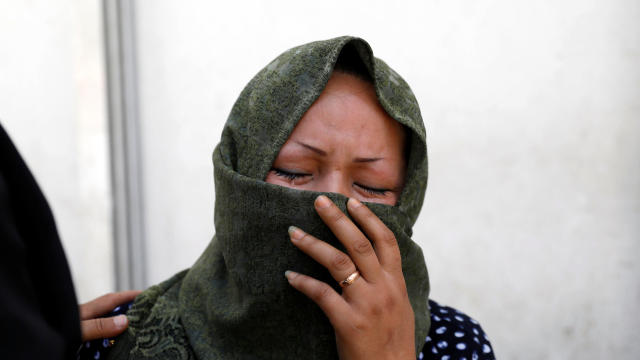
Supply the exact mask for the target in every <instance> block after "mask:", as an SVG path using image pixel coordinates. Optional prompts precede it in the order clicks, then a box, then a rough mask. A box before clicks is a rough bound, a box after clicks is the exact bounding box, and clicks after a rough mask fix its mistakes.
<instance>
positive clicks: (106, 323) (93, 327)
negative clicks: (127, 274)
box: [79, 290, 142, 341]
mask: <svg viewBox="0 0 640 360" xmlns="http://www.w3.org/2000/svg"><path fill="white" fill-rule="evenodd" d="M141 292H142V291H138V290H130V291H122V292H117V293H110V294H106V295H103V296H101V297H99V298H97V299H94V300H91V301H89V302H88V303H85V304H82V305H80V307H79V308H80V320H81V321H80V328H81V330H82V341H90V340H95V339H104V338H109V337H114V336H116V335H119V334H121V333H122V332H123V331H125V330H126V329H127V326H129V321H128V320H127V317H126V316H125V315H118V316H114V317H107V318H103V317H100V316H102V315H104V314H108V313H109V312H110V311H111V310H113V309H114V308H115V307H116V306H118V305H122V304H124V303H128V302H129V301H132V300H133V299H135V297H136V296H138V294H140V293H141Z"/></svg>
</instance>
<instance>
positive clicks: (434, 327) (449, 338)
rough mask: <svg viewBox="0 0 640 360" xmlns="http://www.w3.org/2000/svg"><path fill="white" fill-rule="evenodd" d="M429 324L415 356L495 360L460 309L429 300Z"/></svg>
mask: <svg viewBox="0 0 640 360" xmlns="http://www.w3.org/2000/svg"><path fill="white" fill-rule="evenodd" d="M131 305H133V302H129V303H126V304H122V305H120V306H118V307H116V308H115V309H113V311H112V312H111V313H110V314H107V315H105V316H116V315H120V314H126V313H127V311H128V310H129V309H130V308H131ZM429 310H430V312H431V328H430V329H429V335H428V336H427V338H426V339H425V343H424V346H423V347H422V351H421V352H420V353H419V354H418V360H427V359H434V360H435V359H437V360H495V354H494V353H493V348H492V347H491V343H490V342H489V338H488V337H487V335H486V334H485V333H484V331H483V330H482V327H481V326H480V324H479V323H478V322H477V321H475V320H474V319H472V318H471V317H469V316H468V315H466V314H464V313H463V312H461V311H460V310H457V309H454V308H452V307H449V306H443V305H440V304H438V303H437V302H435V301H433V300H429ZM116 341H117V340H116V338H115V337H114V338H109V339H98V340H93V341H87V342H85V343H84V344H83V345H82V346H81V347H80V348H79V349H78V355H77V357H76V359H77V360H85V359H86V360H89V359H104V358H106V356H107V354H108V353H109V350H110V349H109V348H110V347H111V346H112V345H113V344H115V342H116Z"/></svg>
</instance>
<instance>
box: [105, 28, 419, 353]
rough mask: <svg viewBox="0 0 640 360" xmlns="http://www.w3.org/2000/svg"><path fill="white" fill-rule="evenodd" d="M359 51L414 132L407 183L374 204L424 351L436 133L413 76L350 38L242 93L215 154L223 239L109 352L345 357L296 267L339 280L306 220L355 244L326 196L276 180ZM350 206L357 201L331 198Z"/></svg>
mask: <svg viewBox="0 0 640 360" xmlns="http://www.w3.org/2000/svg"><path fill="white" fill-rule="evenodd" d="M343 51H350V52H352V53H355V54H357V56H358V57H359V58H360V60H361V61H362V63H363V64H364V65H365V67H366V69H367V70H368V72H369V74H370V75H371V78H372V79H373V82H374V86H375V90H376V94H377V97H378V100H379V102H380V104H381V105H382V106H383V108H384V109H385V110H386V111H387V113H388V114H389V115H390V116H391V117H392V118H394V119H395V120H397V121H398V122H400V123H401V124H403V125H404V126H405V127H406V128H407V129H409V132H410V134H411V136H410V139H411V140H410V145H409V152H408V153H409V159H408V166H407V169H408V170H407V178H406V183H405V187H404V189H403V192H402V194H401V197H400V199H399V201H398V204H397V205H396V206H388V205H381V204H369V203H368V204H367V206H368V207H369V208H371V209H372V210H373V211H374V212H375V213H376V215H378V216H379V217H380V219H382V221H383V222H384V223H385V224H386V225H387V226H388V227H389V228H390V229H391V230H392V231H393V232H394V234H395V235H396V238H397V240H398V243H399V246H400V251H401V255H402V268H403V274H404V277H405V281H406V285H407V289H408V292H409V299H410V302H411V305H412V307H413V311H414V313H415V328H416V332H415V336H416V350H417V351H418V350H419V348H420V347H421V346H422V345H423V344H424V338H425V336H426V335H427V332H428V329H429V325H430V317H429V310H428V305H427V301H428V299H427V298H428V294H429V281H428V275H427V269H426V266H425V263H424V258H423V255H422V251H421V249H420V247H419V246H418V245H417V244H416V243H414V242H413V241H412V240H411V238H410V237H411V235H412V230H411V228H412V226H413V224H414V222H415V220H416V218H417V216H418V213H419V211H420V208H421V206H422V202H423V199H424V193H425V189H426V182H427V155H426V140H425V130H424V125H423V123H422V118H421V116H420V110H419V108H418V104H417V102H416V99H415V97H414V95H413V93H412V92H411V90H410V88H409V86H408V85H407V84H406V82H405V81H404V80H403V79H402V78H401V77H400V76H399V75H398V74H397V73H396V72H395V71H393V70H392V69H391V68H390V67H388V66H387V65H386V64H385V63H384V62H383V61H382V60H379V59H377V58H374V57H373V54H372V52H371V48H370V47H369V45H368V44H367V43H366V42H365V41H364V40H362V39H358V38H353V37H339V38H335V39H331V40H326V41H318V42H313V43H310V44H306V45H302V46H298V47H295V48H293V49H290V50H288V51H286V52H285V53H283V54H282V55H280V56H278V57H277V58H276V59H275V60H273V61H272V62H271V63H270V64H269V65H267V66H266V67H265V68H264V69H262V70H261V71H260V72H259V73H258V74H257V75H256V76H255V77H254V78H253V79H252V80H251V82H249V84H248V85H247V86H246V87H245V89H244V90H243V91H242V93H241V94H240V97H239V98H238V100H237V101H236V103H235V105H234V107H233V109H232V111H231V114H230V116H229V118H228V120H227V123H226V125H225V128H224V130H223V132H222V139H221V141H220V143H219V144H218V146H217V147H216V149H215V151H214V153H213V164H214V177H215V190H216V191H215V193H216V204H215V229H216V235H215V236H214V238H213V240H212V241H211V243H210V244H209V246H208V248H207V249H206V250H205V252H204V253H203V254H202V256H201V257H200V258H199V259H198V260H197V261H196V263H195V264H194V265H193V267H192V268H191V269H189V270H185V271H183V272H181V273H179V274H177V275H175V276H174V277H173V278H171V279H169V280H167V281H165V282H163V283H161V284H159V285H156V286H153V287H151V288H149V289H148V290H146V291H145V292H144V293H142V294H141V295H140V296H138V298H136V301H135V303H134V305H133V307H132V308H131V310H129V313H128V317H129V321H130V325H129V328H128V330H127V332H125V334H124V335H122V336H120V337H119V338H118V340H117V342H116V345H115V348H114V349H112V351H111V353H110V356H109V358H131V359H147V358H149V359H195V358H197V359H201V360H204V359H267V358H275V359H336V358H337V351H336V344H335V334H334V330H333V328H332V327H331V324H330V323H329V321H328V320H327V317H326V316H325V315H324V314H323V313H322V311H321V310H320V308H319V307H318V306H317V305H316V304H315V303H313V302H312V301H311V300H309V299H307V298H306V297H305V296H304V295H303V294H301V293H299V292H298V291H297V290H295V289H293V288H292V287H291V286H290V285H289V284H288V282H287V281H286V279H285V278H284V275H283V274H284V271H285V270H294V271H297V272H300V273H303V274H307V275H310V276H313V277H315V278H317V279H319V280H322V281H324V282H326V283H328V284H331V285H333V286H335V288H336V290H338V291H339V287H338V286H337V284H336V281H335V280H334V279H333V278H331V276H330V275H329V272H328V271H327V270H326V269H325V268H323V267H322V266H321V265H319V264H317V263H316V262H315V261H314V260H312V259H311V258H309V257H308V256H307V255H305V254H303V253H302V252H301V251H299V250H298V249H297V248H295V247H294V246H293V245H292V244H291V242H290V241H289V236H288V233H287V228H288V227H289V226H290V225H295V226H298V227H300V228H301V229H303V230H305V231H307V232H309V233H310V234H312V235H314V236H316V237H318V238H319V239H322V240H324V241H326V242H328V243H330V244H331V245H333V246H335V247H337V248H339V249H344V248H343V246H342V245H341V244H340V242H339V241H338V240H337V239H336V238H335V236H333V234H332V233H331V231H330V230H329V229H328V227H327V226H326V225H325V224H324V223H323V222H322V220H321V219H320V217H319V216H318V215H317V214H316V212H315V210H314V207H313V202H314V200H315V198H316V197H317V196H318V195H320V194H321V193H317V192H310V191H301V190H295V189H290V188H286V187H281V186H277V185H273V184H269V183H265V182H264V179H265V178H266V176H267V173H268V172H269V170H270V169H271V166H272V164H273V161H274V160H275V158H276V156H277V155H278V152H279V150H280V148H281V146H282V145H283V144H284V142H285V141H286V140H287V138H288V137H289V135H290V134H291V132H292V131H293V128H294V127H295V126H296V124H297V123H298V121H299V120H300V118H301V117H302V116H303V115H304V113H305V112H306V111H307V109H309V107H310V106H311V105H312V104H313V102H314V101H315V100H316V99H317V98H318V96H319V95H320V93H321V92H322V90H323V89H324V87H325V85H326V83H327V81H328V80H329V77H330V76H331V73H332V71H333V67H334V64H335V62H336V60H337V58H338V56H339V55H340V54H341V52H343ZM325 195H328V196H329V198H331V199H332V200H333V201H334V202H335V203H336V204H337V205H338V207H340V208H341V209H342V210H343V211H345V213H346V201H347V198H346V197H345V196H343V195H340V194H334V193H328V194H326V193H325Z"/></svg>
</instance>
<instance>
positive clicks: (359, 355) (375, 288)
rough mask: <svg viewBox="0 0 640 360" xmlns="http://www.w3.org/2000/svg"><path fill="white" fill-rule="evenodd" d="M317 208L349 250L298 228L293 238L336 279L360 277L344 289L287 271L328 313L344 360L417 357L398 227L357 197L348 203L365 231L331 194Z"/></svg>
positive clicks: (292, 281) (323, 198) (291, 278)
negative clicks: (393, 227) (390, 225)
mask: <svg viewBox="0 0 640 360" xmlns="http://www.w3.org/2000/svg"><path fill="white" fill-rule="evenodd" d="M315 207H316V211H317V212H318V214H319V215H320V217H321V218H322V220H323V221H324V222H325V223H326V224H327V226H329V228H330V229H331V231H332V232H333V233H334V234H335V236H336V237H337V238H338V239H339V240H340V241H341V242H342V244H343V245H344V246H345V248H346V249H347V252H348V255H347V254H345V253H343V252H342V251H339V250H338V249H336V248H334V247H333V246H331V245H329V244H328V243H326V242H324V241H321V240H319V239H316V238H315V237H313V236H311V235H308V234H306V233H305V232H303V231H302V230H300V229H298V228H295V227H292V228H290V231H289V232H290V236H291V241H292V242H293V244H294V245H295V246H297V247H298V248H299V249H300V250H302V251H303V252H305V253H306V254H307V255H309V256H311V257H312V258H313V259H314V260H316V261H317V262H319V263H320V264H322V265H323V266H324V267H326V268H327V269H328V270H329V272H330V273H331V275H332V276H333V278H334V279H335V280H336V281H338V282H341V281H343V280H345V279H347V278H348V277H349V276H350V275H352V274H353V273H355V272H356V271H359V272H360V276H358V277H356V278H355V280H353V282H352V284H350V285H347V286H346V287H344V288H343V290H342V294H338V293H337V292H336V291H334V290H333V288H332V287H330V286H329V285H328V284H326V283H324V282H321V281H318V280H316V279H314V278H312V277H309V276H306V275H303V274H298V273H295V272H292V271H288V272H287V273H286V276H287V279H288V281H289V283H290V284H291V285H292V286H293V287H294V288H296V289H297V290H299V291H300V292H302V293H304V294H305V295H307V296H308V297H309V298H310V299H311V300H313V301H314V302H315V303H316V304H318V306H320V308H321V309H322V311H324V313H325V314H326V315H327V317H328V318H329V321H330V322H331V324H332V325H333V328H334V330H335V332H336V344H337V348H338V354H339V356H340V358H341V359H343V360H344V359H350V360H351V359H412V360H414V359H415V358H416V354H415V347H414V343H415V339H414V314H413V309H412V308H411V303H410V302H409V296H408V294H407V288H406V285H405V281H404V276H403V275H402V262H401V258H400V249H399V247H398V243H397V241H396V239H395V236H394V235H393V232H391V230H389V228H387V226H386V225H385V224H384V223H383V222H382V221H381V220H380V219H379V218H378V217H377V216H376V215H375V214H374V213H373V212H371V210H369V208H367V207H366V206H363V205H362V203H360V202H359V201H357V200H355V199H349V201H348V203H347V208H348V210H349V214H350V215H351V216H352V217H353V218H354V219H355V220H356V221H357V222H358V224H359V225H360V226H361V228H362V229H363V230H364V232H365V233H366V236H365V234H363V233H362V232H361V231H360V230H359V229H358V227H357V226H356V225H355V224H354V223H353V222H351V221H350V220H349V218H348V217H347V216H345V214H344V213H342V211H340V209H339V208H338V207H337V206H335V204H333V203H332V202H331V200H329V198H327V197H326V196H320V197H318V198H317V199H316V201H315ZM369 239H371V242H372V243H373V246H372V245H371V242H370V241H369Z"/></svg>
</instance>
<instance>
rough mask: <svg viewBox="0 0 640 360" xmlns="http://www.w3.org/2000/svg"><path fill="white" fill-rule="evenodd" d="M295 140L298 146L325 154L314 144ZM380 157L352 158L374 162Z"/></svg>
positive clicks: (354, 160)
mask: <svg viewBox="0 0 640 360" xmlns="http://www.w3.org/2000/svg"><path fill="white" fill-rule="evenodd" d="M295 142H296V144H298V145H300V146H302V147H304V148H306V149H309V150H311V151H313V152H314V153H316V154H318V155H321V156H327V152H326V151H324V150H322V149H318V148H317V147H315V146H311V145H309V144H305V143H303V142H301V141H297V140H296V141H295ZM382 159H384V158H381V157H357V158H354V159H353V162H356V163H369V162H375V161H378V160H382Z"/></svg>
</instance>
